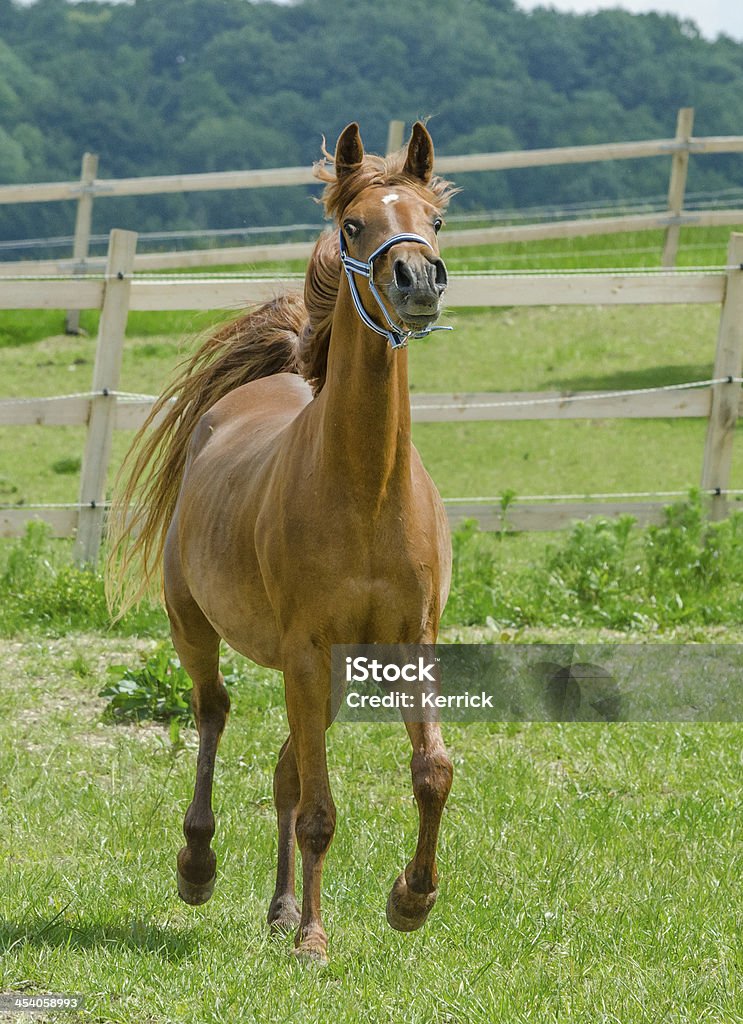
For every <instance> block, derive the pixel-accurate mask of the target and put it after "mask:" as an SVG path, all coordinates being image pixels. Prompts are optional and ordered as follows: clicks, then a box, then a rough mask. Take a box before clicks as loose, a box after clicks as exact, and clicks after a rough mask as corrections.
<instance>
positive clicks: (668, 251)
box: [663, 107, 694, 267]
mask: <svg viewBox="0 0 743 1024" xmlns="http://www.w3.org/2000/svg"><path fill="white" fill-rule="evenodd" d="M693 130H694V107H681V109H680V110H679V112H678V117H677V118H676V142H679V143H686V144H688V142H689V139H690V138H691V133H692V131H693ZM688 173H689V150H688V148H687V149H679V150H677V151H676V152H675V153H674V154H673V159H672V161H671V178H670V181H669V183H668V214H669V216H670V217H679V216H680V215H681V211H682V210H683V208H684V195H685V193H686V178H687V175H688ZM680 233H681V228H680V226H679V225H678V224H669V226H668V227H667V228H666V238H665V242H664V243H663V266H664V267H675V266H676V254H677V252H678V247H679V235H680Z"/></svg>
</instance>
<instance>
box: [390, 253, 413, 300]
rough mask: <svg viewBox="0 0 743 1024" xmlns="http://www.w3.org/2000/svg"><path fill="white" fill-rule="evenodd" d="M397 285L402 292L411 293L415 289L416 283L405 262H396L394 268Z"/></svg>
mask: <svg viewBox="0 0 743 1024" xmlns="http://www.w3.org/2000/svg"><path fill="white" fill-rule="evenodd" d="M392 273H393V275H394V278H395V284H396V285H397V287H398V289H399V290H400V291H401V292H410V291H412V290H413V288H414V287H415V281H414V279H413V275H412V274H411V272H410V270H409V269H408V267H407V266H406V265H405V263H404V261H403V260H395V265H394V267H393V268H392Z"/></svg>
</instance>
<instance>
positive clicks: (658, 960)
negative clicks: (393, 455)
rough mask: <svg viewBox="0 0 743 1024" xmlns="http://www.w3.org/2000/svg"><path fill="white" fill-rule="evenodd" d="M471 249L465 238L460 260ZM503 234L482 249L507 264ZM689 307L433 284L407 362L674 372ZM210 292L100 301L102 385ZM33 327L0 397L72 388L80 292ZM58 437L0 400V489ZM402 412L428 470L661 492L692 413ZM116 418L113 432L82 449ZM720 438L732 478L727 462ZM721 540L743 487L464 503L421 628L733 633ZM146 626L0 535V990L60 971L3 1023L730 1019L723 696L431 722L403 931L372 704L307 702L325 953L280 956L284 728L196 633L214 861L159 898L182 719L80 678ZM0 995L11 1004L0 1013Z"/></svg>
mask: <svg viewBox="0 0 743 1024" xmlns="http://www.w3.org/2000/svg"><path fill="white" fill-rule="evenodd" d="M724 237H725V234H724V233H721V232H718V233H717V234H714V233H709V232H707V233H698V234H696V235H695V236H694V237H693V238H692V239H691V241H690V242H689V241H688V239H687V244H688V245H689V246H691V245H692V244H693V245H700V246H701V245H703V244H707V241H709V244H710V245H714V246H716V248H715V249H714V250H710V258H709V259H708V260H705V262H708V263H710V264H721V263H723V262H724V250H725V242H724ZM583 242H584V243H585V245H583V243H581V245H582V248H580V247H578V246H577V245H575V244H574V243H571V244H570V245H568V244H563V245H562V248H561V249H560V245H558V243H554V242H550V243H546V242H545V243H541V247H540V246H536V247H534V248H533V249H532V255H530V256H529V259H534V260H535V261H536V262H538V263H540V261H541V266H542V268H543V269H544V268H547V267H548V265H547V254H548V253H549V252H550V251H555V247H557V248H558V249H560V251H561V253H562V256H561V258H562V259H563V260H564V261H565V262H564V265H565V267H566V268H567V267H569V266H570V263H569V260H571V259H573V260H577V259H582V260H583V261H584V262H585V263H586V265H594V266H608V265H612V264H610V263H608V262H606V263H602V259H603V257H601V258H599V257H593V256H589V255H588V254H589V253H593V252H595V251H596V250H598V249H601V248H602V246H603V242H602V241H601V240H597V239H586V240H583ZM613 242H614V245H615V248H616V249H617V250H618V249H620V248H622V247H624V239H622V238H620V240H617V239H614V240H613ZM655 242H656V239H655V238H654V237H653V238H648V237H647V236H643V237H640V238H638V239H636V240H635V241H634V242H631V244H632V245H634V247H635V250H639V249H642V248H650V247H651V246H654V245H655ZM605 248H606V250H607V256H606V259H607V261H608V260H609V259H610V257H611V253H610V252H609V248H610V247H609V246H608V245H606V246H605ZM579 250H580V252H579ZM690 251H692V252H694V253H695V254H697V255H698V254H699V252H700V250H696V249H694V250H690ZM500 252H501V250H498V251H496V250H494V249H488V250H483V251H481V252H480V253H478V254H475V253H471V252H470V253H469V254H468V255H467V257H466V258H467V259H470V260H471V262H472V264H473V266H474V263H475V262H476V261H475V259H474V257H475V256H478V257H479V256H482V257H484V259H483V260H482V262H483V263H484V264H487V262H488V259H490V260H491V263H493V262H495V257H496V256H498V255H499V253H500ZM658 252H659V246H658ZM535 253H536V255H534V254H535ZM580 253H582V255H580ZM518 254H519V251H518V247H513V248H512V250H511V251H510V256H511V258H512V262H514V265H515V257H516V256H517V255H518ZM616 255H617V256H621V259H622V262H625V254H622V253H619V252H617V253H616ZM639 258H640V256H639V254H638V252H637V251H635V255H634V257H632V259H634V260H635V263H634V264H633V265H638V263H637V262H636V261H637V260H638V259H639ZM657 258H658V253H656V264H655V265H657ZM685 258H686V257H685V256H684V259H685ZM464 259H465V256H464V255H461V261H462V262H460V254H459V253H456V252H455V253H454V254H452V256H451V257H450V259H449V262H450V264H452V265H453V266H454V267H457V268H459V269H464V263H463V261H464ZM594 259H595V262H593V263H592V262H591V261H592V260H594ZM627 259H629V257H627ZM699 262H701V261H699ZM689 265H691V263H689ZM550 266H551V264H550ZM718 318H719V310H717V309H716V308H714V307H701V306H700V307H695V306H685V307H644V308H639V307H638V308H636V309H631V308H625V307H616V308H608V307H605V308H575V309H548V308H546V309H496V310H488V311H485V310H461V311H458V312H456V313H452V315H451V318H450V320H449V322H451V323H453V324H454V325H455V327H456V330H455V331H453V332H451V333H444V332H441V333H439V334H437V335H433V336H432V337H431V338H430V339H429V340H426V341H422V342H419V343H416V344H415V345H413V346H412V347H411V349H410V360H411V383H412V388H413V390H414V391H416V392H419V393H431V392H436V391H440V392H450V391H459V390H476V391H487V390H491V391H521V390H529V391H538V390H559V389H562V388H570V389H599V388H601V389H603V388H607V389H614V388H617V389H619V388H634V387H645V386H652V385H657V384H666V383H673V382H680V381H688V380H695V379H702V378H705V377H708V376H710V374H711V369H712V360H713V356H714V349H715V341H716V333H717V323H718ZM213 319H214V318H210V317H208V316H206V315H202V314H198V315H195V314H133V315H132V316H131V318H130V322H129V331H128V338H127V345H126V349H125V355H124V371H123V378H122V388H123V389H124V390H130V391H136V392H146V393H155V392H156V391H157V390H158V389H159V388H160V387H161V386H162V385H163V383H164V382H165V380H166V379H167V378H168V376H169V375H170V373H171V372H172V368H173V366H174V364H175V362H176V361H177V359H178V358H180V357H181V356H184V355H186V354H187V353H188V352H189V351H190V346H191V345H192V344H193V342H194V339H195V338H196V337H197V336H198V335H199V333H201V332H203V331H204V330H206V329H208V327H209V325H210V323H212V322H213ZM62 325H63V314H62V313H61V312H49V313H44V312H38V313H31V312H11V313H0V380H1V381H2V383H1V384H0V391H2V395H3V397H6V396H7V397H30V396H36V395H53V394H65V393H71V392H78V391H80V392H85V391H87V390H88V389H89V387H90V380H91V375H92V367H93V358H94V350H95V329H96V318H95V317H94V316H93V315H92V314H89V313H86V314H84V316H83V326H84V327H85V328H86V330H87V331H88V332H89V334H88V336H87V337H76V338H69V337H65V336H64V335H63V333H62ZM83 440H84V438H83V431H82V429H81V428H56V427H54V428H52V427H49V428H39V427H34V428H31V427H28V428H12V429H11V428H1V429H0V504H6V505H7V504H17V503H24V504H30V503H34V502H40V503H41V502H69V501H75V500H76V499H77V487H78V477H79V459H80V456H81V454H82V446H83ZM415 440H416V443H417V444H418V446H419V448H420V450H421V452H422V454H423V457H424V460H425V462H426V465H427V466H428V468H429V470H430V471H431V473H432V475H433V477H434V479H435V480H436V482H437V484H438V485H439V488H440V490H441V491H442V493H443V494H444V495H445V496H447V497H458V496H472V495H497V494H501V493H503V492H506V491H509V492H515V493H516V494H517V495H519V494H521V495H527V494H543V493H585V492H589V491H590V492H595V491H614V490H627V491H635V490H682V491H687V490H688V489H689V488H691V487H693V486H694V485H696V484H698V482H699V475H700V471H701V458H702V447H703V443H704V422H703V421H699V422H696V421H683V420H675V421H670V420H657V421H640V420H638V421H629V422H619V421H616V422H612V421H599V420H596V421H590V420H589V421H567V422H563V423H539V422H535V423H528V422H524V423H474V424H460V425H444V424H418V425H416V428H415ZM128 441H129V436H128V435H126V434H124V433H120V434H118V435H117V436H116V438H115V454H114V462H115V463H116V462H117V461H118V459H119V458H120V457H121V455H122V454H123V452H124V450H125V447H126V445H127V443H128ZM741 462H742V460H741V459H740V458H736V459H734V468H733V484H732V486H734V487H743V473H741V469H740V465H741ZM741 540H743V516H740V515H736V516H733V517H732V518H731V519H730V520H729V521H728V522H726V523H723V524H721V525H719V526H715V527H711V528H710V527H709V526H708V525H707V524H706V523H705V520H704V516H703V508H702V505H701V503H700V502H699V500H698V499H696V498H694V497H693V496H692V497H691V498H690V499H689V500H688V501H687V502H685V503H684V504H683V506H681V507H679V508H677V509H675V510H674V511H673V512H671V513H669V516H668V519H667V521H666V523H665V524H664V525H663V526H662V527H659V528H655V529H654V530H645V531H641V530H638V529H637V528H634V527H633V526H632V524H631V523H628V522H619V523H615V524H602V523H594V524H589V525H588V526H583V527H577V528H576V529H575V530H573V531H565V532H563V533H561V534H552V535H518V536H512V535H503V536H499V535H498V536H495V535H488V536H485V535H478V534H477V533H476V532H474V531H473V530H471V529H465V530H464V531H462V532H460V533H459V534H457V536H456V537H455V539H454V546H455V579H454V589H453V594H452V598H451V601H450V607H449V610H448V612H447V618H446V619H445V631H444V639H445V640H446V641H448V642H454V643H456V642H475V641H482V642H488V643H491V642H501V643H511V642H530V641H535V642H537V641H539V642H555V643H560V642H580V641H586V642H599V641H623V640H627V639H631V640H633V641H634V642H643V641H652V642H657V641H663V642H699V641H704V642H720V643H738V642H743V625H742V623H743V585H742V584H743V543H741ZM163 643H167V625H166V622H165V617H164V615H163V613H162V611H160V610H158V609H156V608H153V607H151V606H144V607H143V608H142V609H141V610H140V611H139V612H138V613H137V614H135V615H132V616H130V617H128V618H127V619H125V620H124V621H123V622H122V623H120V624H118V626H117V627H116V628H115V629H114V628H111V626H110V623H109V620H108V616H107V612H106V609H105V605H104V602H103V595H102V587H101V579H100V575H99V574H98V573H96V572H93V571H85V572H80V571H77V570H74V569H73V568H72V567H71V565H70V562H69V542H67V541H60V542H54V541H51V540H50V539H49V538H48V537H45V536H44V534H43V531H39V530H35V531H31V532H30V533H29V534H28V536H27V537H26V538H24V539H22V540H15V541H3V542H2V543H1V544H0V710H1V711H2V713H1V714H0V862H1V863H2V864H3V865H4V871H3V872H2V877H0V908H1V914H0V993H18V994H37V993H42V992H57V993H68V994H80V995H83V996H84V997H85V1000H86V1003H85V1009H84V1010H82V1011H80V1012H79V1013H77V1014H67V1015H65V1016H64V1017H60V1016H54V1017H52V1016H48V1017H46V1018H44V1017H36V1018H34V1019H37V1020H41V1021H45V1020H46V1021H52V1020H53V1021H55V1022H57V1021H59V1020H65V1019H66V1020H79V1021H86V1022H91V1024H191V1022H193V1024H222V1022H224V1024H242V1022H246V1024H247V1022H253V1021H257V1022H261V1024H263V1022H265V1024H274V1022H275V1024H280V1022H281V1024H283V1022H288V1021H296V1022H305V1021H312V1022H318V1024H326V1022H328V1024H329V1022H333V1024H351V1022H353V1024H356V1022H357V1021H359V1020H368V1021H370V1022H372V1024H402V1022H404V1024H431V1022H432V1024H527V1022H528V1024H563V1022H570V1024H658V1022H661V1021H662V1022H664V1024H692V1022H693V1024H699V1022H704V1024H736V1022H738V1024H740V1022H742V1021H743V1015H742V1014H741V1009H740V1007H741V1005H742V1002H741V993H740V976H741V967H743V964H742V963H741V954H740V941H739V933H740V913H741V899H740V877H741V875H742V874H743V864H741V844H740V834H739V833H740V819H739V815H740V806H741V798H742V797H743V779H742V778H741V772H740V727H739V725H737V724H734V723H720V724H678V723H677V724H655V725H652V724H626V723H625V724H617V723H615V724H587V723H562V724H560V723H552V724H538V723H503V724H493V723H491V724H470V725H466V726H465V725H459V726H454V725H448V726H446V727H445V739H446V742H447V744H448V747H449V749H450V752H451V755H452V759H453V761H454V766H455V780H454V786H453V790H452V795H451V798H450V801H449V804H448V807H447V811H446V813H445V816H444V826H443V833H442V840H441V845H440V857H439V870H440V875H441V891H440V898H439V901H438V904H437V906H436V908H435V910H434V911H433V913H432V915H431V918H430V920H429V922H428V923H427V924H426V926H425V927H424V929H423V930H421V931H420V932H417V933H414V934H411V935H403V934H400V933H397V932H393V931H392V930H390V929H389V927H388V926H387V924H386V922H385V918H384V906H385V901H386V898H387V893H388V891H389V888H390V886H391V884H392V882H393V880H394V878H395V877H396V875H397V874H398V872H399V871H400V870H401V868H402V867H403V865H404V864H405V862H406V860H407V859H409V858H410V856H411V854H412V851H413V846H414V839H415V822H416V814H415V803H414V800H413V796H412V791H411V786H410V776H409V769H408V762H409V756H410V751H409V746H408V742H407V738H406V735H405V732H404V729H403V728H402V726H399V727H397V726H390V725H382V724H376V725H359V724H353V725H351V724H340V723H339V724H336V725H334V726H333V727H332V728H331V730H330V732H329V739H328V743H329V764H330V772H331V783H332V786H333V792H334V796H335V801H336V804H337V807H338V828H337V832H336V837H335V840H334V843H333V846H332V847H331V851H330V854H329V856H328V859H327V867H326V873H325V884H324V911H325V923H326V927H327V931H328V935H329V939H330V963H329V965H327V966H326V967H322V968H317V967H313V966H309V967H308V966H307V965H305V964H302V963H298V962H297V961H296V960H295V959H294V958H293V957H292V956H291V955H290V952H289V951H290V948H291V940H290V939H288V938H272V937H270V936H269V935H268V933H267V930H266V928H265V925H264V921H265V914H266V910H267V907H268V901H269V899H270V895H271V892H272V885H273V873H274V869H275V834H274V812H273V805H272V800H271V777H272V772H273V766H274V761H275V757H276V754H277V752H278V749H279V747H280V745H281V743H282V741H283V739H284V738H285V735H286V723H285V713H284V709H283V695H282V690H281V680H280V677H279V676H278V675H277V674H275V673H272V672H269V671H266V670H263V669H259V668H256V667H254V666H250V665H248V664H246V663H245V662H244V661H242V660H241V659H239V658H237V657H236V656H232V655H230V654H229V652H227V651H225V667H226V668H227V669H228V670H229V672H230V674H231V675H232V677H233V679H232V682H233V685H232V687H231V694H232V700H233V714H232V716H231V719H230V723H229V726H228V729H227V732H226V734H225V737H224V740H223V744H222V747H221V749H220V756H219V760H218V768H217V781H216V791H215V812H216V816H217V835H216V837H215V843H214V846H215V849H216V851H217V855H218V858H219V878H218V886H217V890H216V893H215V896H214V898H213V900H212V901H211V902H210V903H208V904H207V905H205V906H204V907H201V908H190V907H187V906H185V905H184V904H182V903H181V902H180V901H179V900H178V898H177V895H176V889H175V856H176V853H177V850H178V848H179V847H180V845H181V843H182V835H181V825H182V819H183V814H184V813H185V810H186V807H187V806H188V802H189V800H190V798H191V793H192V788H193V781H194V766H195V749H196V736H195V733H194V731H193V730H192V729H190V728H186V727H181V729H180V731H178V730H174V731H173V730H169V729H168V726H167V725H161V724H156V723H153V722H142V723H139V724H133V723H126V722H115V721H113V720H112V719H111V717H110V715H108V714H107V713H106V701H105V700H104V699H103V698H102V697H100V696H99V692H100V690H101V689H102V688H103V687H104V686H105V685H106V683H107V680H109V679H110V676H109V674H108V671H107V670H108V668H109V667H110V666H111V665H118V664H125V665H127V666H129V667H130V668H132V669H137V668H138V667H139V666H141V665H142V663H143V661H144V660H145V659H146V658H147V657H148V656H149V655H150V654H151V653H152V651H153V650H155V649H159V648H160V645H162V644H163ZM6 1019H7V1020H9V1021H10V1020H15V1019H16V1018H14V1017H12V1016H3V1013H2V1012H1V1011H0V1022H1V1021H4V1020H6ZM18 1019H21V1018H18ZM22 1019H23V1020H26V1021H27V1020H28V1019H29V1018H28V1017H24V1018H22Z"/></svg>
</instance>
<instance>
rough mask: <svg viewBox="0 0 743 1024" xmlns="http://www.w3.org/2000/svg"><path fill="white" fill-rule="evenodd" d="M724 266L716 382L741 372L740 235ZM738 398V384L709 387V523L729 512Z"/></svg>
mask: <svg viewBox="0 0 743 1024" xmlns="http://www.w3.org/2000/svg"><path fill="white" fill-rule="evenodd" d="M727 265H728V272H727V282H726V285H725V295H724V297H723V300H722V313H721V315H720V328H719V333H718V336H717V351H716V353H715V368H714V371H713V375H714V377H715V379H717V378H719V377H740V376H741V371H742V370H743V234H733V235H731V236H730V245H729V247H728V262H727ZM740 395H741V390H740V384H739V383H738V384H735V383H730V384H727V383H725V384H715V385H713V387H712V403H711V406H710V414H709V420H708V421H707V440H706V442H705V446H704V462H703V464H702V488H703V490H711V491H714V492H716V493H715V494H714V495H713V497H712V501H711V507H710V518H711V519H724V518H725V516H726V515H727V511H728V501H727V497H726V496H725V494H724V493H722V492H724V491H725V490H727V487H728V482H729V480H730V466H731V463H732V458H733V436H734V434H735V424H736V420H737V419H738V406H739V403H740Z"/></svg>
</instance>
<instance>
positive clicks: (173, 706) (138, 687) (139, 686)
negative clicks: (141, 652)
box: [98, 646, 193, 746]
mask: <svg viewBox="0 0 743 1024" xmlns="http://www.w3.org/2000/svg"><path fill="white" fill-rule="evenodd" d="M108 676H109V679H110V682H109V683H108V685H107V686H104V688H103V689H102V690H101V691H100V693H99V694H98V696H99V697H106V698H107V699H108V701H109V704H108V709H107V710H109V712H110V713H111V714H112V715H113V716H114V717H117V718H129V719H135V720H136V721H141V720H143V719H145V718H152V719H154V720H155V721H161V722H162V721H171V720H173V719H175V720H178V721H179V722H182V723H183V724H185V725H193V715H192V712H191V700H190V698H191V680H190V678H189V676H188V673H187V672H186V670H185V669H184V668H183V667H182V666H181V663H180V662H179V661H178V660H177V659H175V658H172V657H171V656H170V652H169V648H168V647H166V646H162V647H159V648H158V649H157V650H156V651H155V653H154V654H152V655H151V656H150V657H149V658H148V659H147V661H146V662H145V663H144V665H143V666H142V667H141V668H138V669H132V668H129V667H128V666H126V665H111V666H110V667H109V669H108ZM178 739H179V734H178V731H177V727H174V728H173V729H171V743H172V744H173V746H177V745H178Z"/></svg>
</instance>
